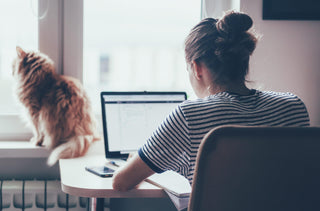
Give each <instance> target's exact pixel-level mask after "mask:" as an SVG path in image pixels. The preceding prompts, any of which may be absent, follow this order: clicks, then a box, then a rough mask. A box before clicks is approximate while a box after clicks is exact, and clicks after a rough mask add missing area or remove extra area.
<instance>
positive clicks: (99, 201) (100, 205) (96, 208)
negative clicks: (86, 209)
mask: <svg viewBox="0 0 320 211" xmlns="http://www.w3.org/2000/svg"><path fill="white" fill-rule="evenodd" d="M90 210H91V211H103V210H104V200H103V198H91V204H90Z"/></svg>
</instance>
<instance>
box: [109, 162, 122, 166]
mask: <svg viewBox="0 0 320 211" xmlns="http://www.w3.org/2000/svg"><path fill="white" fill-rule="evenodd" d="M109 163H110V164H111V165H113V166H116V167H120V166H119V165H118V164H117V163H116V162H114V161H110V162H109Z"/></svg>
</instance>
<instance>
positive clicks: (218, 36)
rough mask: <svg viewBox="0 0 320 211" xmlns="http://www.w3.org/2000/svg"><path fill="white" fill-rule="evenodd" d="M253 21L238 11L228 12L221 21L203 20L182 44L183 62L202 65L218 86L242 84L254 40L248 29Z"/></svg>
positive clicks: (255, 39)
mask: <svg viewBox="0 0 320 211" xmlns="http://www.w3.org/2000/svg"><path fill="white" fill-rule="evenodd" d="M252 24H253V22H252V19H251V18H250V17H249V16H248V15H246V14H244V13H240V12H234V11H231V12H228V13H226V14H225V15H224V16H223V17H222V18H221V19H219V20H218V19H214V18H206V19H204V20H202V21H201V22H200V23H199V24H197V25H196V26H195V27H194V28H193V29H192V30H191V32H190V34H189V35H188V37H187V38H186V41H185V57H186V62H187V63H188V64H191V62H192V61H195V62H201V63H203V64H205V65H206V67H207V68H208V69H209V70H210V71H211V73H212V75H213V80H214V82H215V83H216V84H217V85H226V84H227V83H229V82H235V81H241V82H244V81H245V77H246V75H247V73H248V66H249V57H250V55H251V54H252V52H253V51H254V49H255V47H256V42H257V38H256V37H255V36H254V35H253V34H252V33H250V32H248V30H249V29H250V28H251V27H252Z"/></svg>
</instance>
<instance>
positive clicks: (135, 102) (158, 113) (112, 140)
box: [100, 92, 186, 159]
mask: <svg viewBox="0 0 320 211" xmlns="http://www.w3.org/2000/svg"><path fill="white" fill-rule="evenodd" d="M100 96H101V108H102V121H103V135H104V144H105V156H106V158H112V159H115V158H121V159H126V158H127V157H128V154H129V153H130V152H136V151H137V150H138V149H139V148H140V147H141V146H142V145H143V144H144V143H145V142H146V140H147V139H148V138H149V137H150V136H151V135H152V133H153V132H154V131H155V130H156V129H157V127H158V126H159V125H160V124H161V122H162V121H163V120H164V119H165V117H166V116H167V115H168V114H169V113H170V112H171V111H173V110H174V109H175V108H176V107H177V106H178V105H179V104H180V103H181V102H183V101H184V100H186V93H185V92H101V95H100Z"/></svg>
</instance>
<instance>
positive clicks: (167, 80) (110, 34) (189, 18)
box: [83, 0, 201, 110]
mask: <svg viewBox="0 0 320 211" xmlns="http://www.w3.org/2000/svg"><path fill="white" fill-rule="evenodd" d="M200 11H201V1H200V0H174V1H172V0H161V1H150V0H135V1H132V0H122V1H117V0H104V1H102V0H84V15H83V17H84V19H83V24H84V27H83V31H84V33H83V83H84V85H85V87H86V90H87V92H88V93H89V96H90V97H91V99H92V102H93V107H94V108H96V110H100V100H99V93H100V91H144V90H147V91H169V90H171V91H187V92H188V94H189V95H190V94H192V93H193V92H192V89H191V86H190V85H189V82H188V80H189V79H188V74H187V72H186V66H185V59H184V40H185V38H186V36H187V35H188V33H189V31H190V29H191V28H192V27H193V26H194V25H195V24H196V23H198V22H199V20H200V15H201V14H200Z"/></svg>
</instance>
